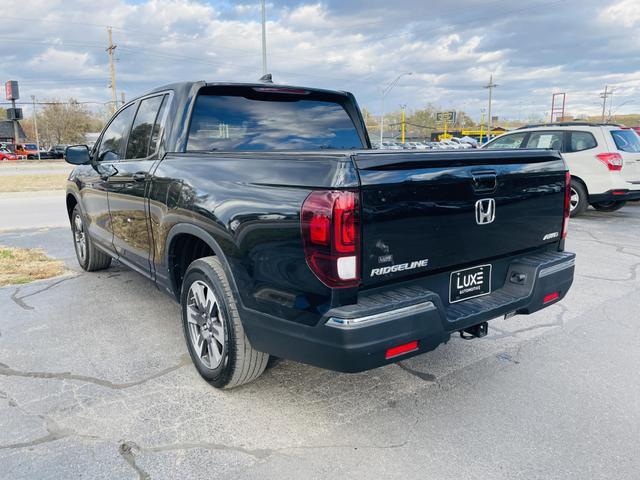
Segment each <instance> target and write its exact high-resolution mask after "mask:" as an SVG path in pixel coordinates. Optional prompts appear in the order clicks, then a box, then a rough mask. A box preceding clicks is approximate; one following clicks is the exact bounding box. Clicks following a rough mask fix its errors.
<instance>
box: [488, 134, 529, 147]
mask: <svg viewBox="0 0 640 480" xmlns="http://www.w3.org/2000/svg"><path fill="white" fill-rule="evenodd" d="M526 136H527V132H520V133H510V134H508V135H503V136H502V137H500V138H497V139H495V140H494V141H493V142H491V143H488V144H487V145H486V147H485V148H488V149H499V148H510V149H513V148H521V147H522V141H523V140H524V138H525V137H526Z"/></svg>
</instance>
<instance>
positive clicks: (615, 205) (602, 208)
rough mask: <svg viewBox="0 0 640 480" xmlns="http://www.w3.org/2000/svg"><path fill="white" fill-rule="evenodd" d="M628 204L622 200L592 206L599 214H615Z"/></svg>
mask: <svg viewBox="0 0 640 480" xmlns="http://www.w3.org/2000/svg"><path fill="white" fill-rule="evenodd" d="M626 204H627V202H626V201H624V200H620V201H617V202H615V201H614V202H598V203H592V204H591V206H592V207H593V208H595V209H596V210H598V211H599V212H615V211H616V210H620V209H621V208H622V207H624V206H625V205H626Z"/></svg>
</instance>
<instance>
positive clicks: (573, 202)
mask: <svg viewBox="0 0 640 480" xmlns="http://www.w3.org/2000/svg"><path fill="white" fill-rule="evenodd" d="M579 203H580V194H579V193H578V191H577V190H576V189H575V188H573V187H571V199H570V201H569V208H570V209H571V211H572V212H573V211H574V210H575V209H576V207H577V206H578V204H579Z"/></svg>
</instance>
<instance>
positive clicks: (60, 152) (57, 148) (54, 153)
mask: <svg viewBox="0 0 640 480" xmlns="http://www.w3.org/2000/svg"><path fill="white" fill-rule="evenodd" d="M66 148H67V146H66V145H53V146H52V147H51V148H50V149H49V155H50V158H64V152H65V150H66Z"/></svg>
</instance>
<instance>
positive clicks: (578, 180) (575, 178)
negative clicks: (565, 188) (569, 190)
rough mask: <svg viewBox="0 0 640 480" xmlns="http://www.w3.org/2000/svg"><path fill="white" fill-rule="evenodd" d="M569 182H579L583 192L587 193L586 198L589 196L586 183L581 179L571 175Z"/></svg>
mask: <svg viewBox="0 0 640 480" xmlns="http://www.w3.org/2000/svg"><path fill="white" fill-rule="evenodd" d="M571 180H576V181H577V182H580V183H581V184H582V186H583V187H584V190H585V192H587V197H588V196H589V188H588V187H587V182H585V181H584V180H583V179H582V178H580V177H578V176H577V175H571Z"/></svg>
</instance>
